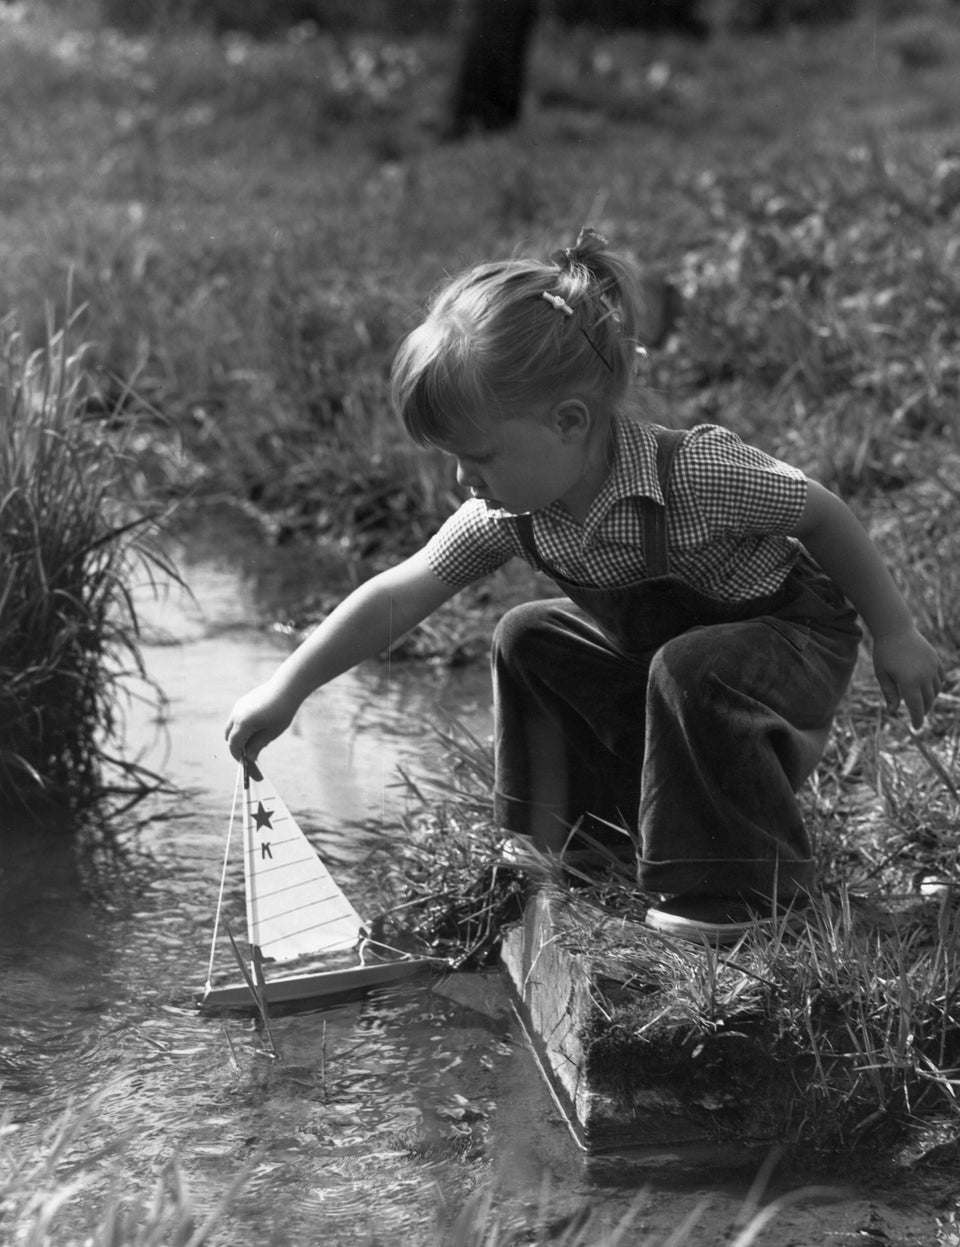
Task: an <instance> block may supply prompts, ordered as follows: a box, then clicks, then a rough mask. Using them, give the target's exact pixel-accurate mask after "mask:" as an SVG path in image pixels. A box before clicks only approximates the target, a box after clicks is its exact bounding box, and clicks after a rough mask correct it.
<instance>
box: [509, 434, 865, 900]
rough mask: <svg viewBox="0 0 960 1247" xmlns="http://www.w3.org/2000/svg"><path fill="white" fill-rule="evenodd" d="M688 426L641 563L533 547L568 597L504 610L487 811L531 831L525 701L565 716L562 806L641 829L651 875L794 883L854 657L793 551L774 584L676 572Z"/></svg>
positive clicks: (665, 441) (699, 882)
mask: <svg viewBox="0 0 960 1247" xmlns="http://www.w3.org/2000/svg"><path fill="white" fill-rule="evenodd" d="M683 436H684V434H683V433H682V432H679V431H675V430H661V431H659V432H658V453H657V470H658V476H659V480H660V484H661V488H662V491H663V497H664V500H665V501H664V505H663V506H661V505H660V504H659V503H657V502H656V501H654V500H653V499H651V498H640V499H638V500H637V505H638V506H641V507H642V508H643V526H644V527H643V533H644V538H643V540H644V556H645V559H646V563H647V567H648V569H649V570H648V575H647V576H646V577H645V578H644V579H643V580H641V581H639V582H637V583H635V584H631V585H628V586H626V587H618V588H614V589H604V588H592V587H588V586H584V585H579V584H574V583H572V582H571V581H568V580H566V579H565V578H564V577H563V576H561V575H560V574H559V573H558V572H556V571H555V570H554V569H553V568H551V567H549V566H548V565H547V564H546V563H545V562H544V561H543V560H542V559H541V558H540V556H539V554H538V553H537V551H536V548H535V544H534V539H533V525H532V519H531V517H530V516H529V515H522V516H519V517H518V519H519V521H520V533H521V539H522V540H523V542H524V546H525V548H526V550H527V552H528V554H529V555H530V557H531V559H532V561H533V562H534V563H535V565H536V566H537V567H538V568H539V569H540V570H541V571H543V572H544V573H545V574H546V575H548V576H549V577H550V578H551V579H553V580H554V581H555V582H556V583H557V585H558V586H559V587H560V589H561V590H562V591H563V593H565V594H566V595H567V597H566V599H562V598H561V599H547V600H544V601H535V602H528V603H526V604H524V605H522V606H518V607H515V608H514V609H513V610H511V611H509V612H508V613H507V614H506V615H505V616H504V617H503V619H502V620H501V621H500V624H499V625H498V627H497V630H496V632H495V635H494V642H493V654H492V663H493V677H494V695H495V716H496V724H495V758H496V813H497V817H498V819H499V822H500V826H501V827H503V828H504V829H505V830H507V831H510V832H512V833H514V834H518V835H525V834H529V827H530V810H531V805H530V799H529V793H530V791H531V776H532V774H533V768H535V767H536V766H537V758H536V757H531V756H528V755H529V752H530V751H529V749H528V747H527V738H526V732H525V730H524V717H525V715H528V714H529V713H530V712H531V710H533V711H535V712H536V711H539V712H540V713H541V714H546V715H547V716H548V718H550V719H551V720H552V721H553V722H555V723H556V724H557V725H558V726H559V728H560V731H561V733H562V736H563V740H564V743H565V750H566V757H567V766H568V770H567V776H568V809H567V819H566V821H567V822H568V824H569V825H570V826H571V827H572V826H574V825H575V824H577V823H578V821H580V820H584V821H583V822H582V823H581V825H582V826H584V827H586V828H588V829H589V830H590V832H591V834H593V835H599V836H601V837H602V836H603V829H604V824H605V823H613V824H615V825H616V826H618V827H622V828H626V829H627V830H629V831H630V832H631V834H632V835H633V836H634V837H635V838H637V837H638V839H639V843H638V855H639V856H638V860H639V866H638V880H639V882H640V884H641V886H642V887H644V888H645V889H646V890H648V891H650V892H657V893H664V894H668V895H675V894H679V893H691V894H699V895H707V896H719V897H747V898H756V897H762V898H765V899H767V898H772V897H774V896H775V895H776V896H778V897H779V898H781V899H785V898H790V897H792V896H794V895H795V894H796V893H797V892H798V891H805V890H809V889H810V887H811V886H812V884H813V858H812V853H811V848H810V842H809V839H808V836H807V832H806V829H805V827H804V823H803V819H802V816H801V812H800V808H799V805H798V802H797V799H796V792H797V790H798V789H799V788H800V786H801V784H802V783H803V782H804V780H805V779H807V778H808V776H809V775H810V774H811V772H812V771H813V769H814V767H815V766H816V764H817V762H818V761H819V760H820V757H821V756H822V753H823V749H824V747H825V744H826V740H827V735H828V733H829V730H830V726H831V723H832V721H833V716H834V714H835V712H836V709H837V705H838V703H839V701H840V699H841V697H842V695H843V693H844V691H845V689H846V687H847V685H848V683H849V680H850V677H851V674H852V672H853V668H854V664H855V662H856V657H857V649H858V645H859V641H860V629H859V626H858V624H857V619H856V614H855V612H854V610H853V608H852V607H851V606H850V604H849V603H848V602H847V601H846V599H845V598H844V596H843V594H842V593H841V592H840V590H839V589H838V588H837V587H836V585H835V584H834V583H833V581H832V580H830V579H829V578H828V577H827V576H826V575H825V574H824V573H823V572H822V571H821V570H820V569H819V568H818V567H817V566H816V565H815V564H814V563H813V561H812V560H811V559H810V557H809V556H808V555H807V554H806V552H803V553H802V554H801V556H800V558H799V559H798V561H797V563H796V565H795V566H794V568H793V569H792V570H791V572H790V574H789V576H788V578H787V580H786V582H785V583H784V585H783V587H782V589H781V590H780V591H779V592H778V593H776V594H774V595H773V596H771V597H764V598H755V599H751V600H750V601H747V602H740V603H729V602H723V601H720V600H717V599H715V598H711V597H709V596H707V595H705V594H703V593H701V592H699V591H698V590H695V589H692V588H690V587H689V586H688V585H686V584H684V583H683V582H681V581H680V580H679V579H678V578H677V577H676V576H673V575H671V574H670V558H669V551H668V549H667V533H666V512H667V509H668V508H669V505H670V473H671V468H672V465H673V460H674V457H675V455H676V452H677V449H678V448H679V445H680V443H681V441H682V439H683Z"/></svg>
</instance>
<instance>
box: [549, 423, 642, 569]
mask: <svg viewBox="0 0 960 1247" xmlns="http://www.w3.org/2000/svg"><path fill="white" fill-rule="evenodd" d="M612 428H613V436H614V459H613V466H612V468H611V469H610V474H609V476H608V477H607V479H606V480H605V481H604V483H603V485H602V486H601V487H600V492H599V493H598V494H597V496H596V498H594V500H593V502H592V503H591V504H590V510H589V511H588V512H587V516H586V519H585V520H584V523H583V530H582V532H583V537H582V541H583V549H584V550H586V549H589V547H590V546H591V545H593V544H594V542H595V541H596V539H597V537H598V535H599V532H600V529H601V527H602V525H603V521H604V519H605V518H606V516H607V515H608V513H609V511H610V508H611V507H613V506H615V505H616V503H618V502H620V501H622V500H623V499H624V498H637V497H646V498H652V499H653V500H654V501H655V502H658V503H659V504H660V505H661V506H662V505H663V501H664V499H663V491H662V490H661V488H660V481H659V480H658V479H657V438H656V434H655V433H654V431H653V429H652V428H651V427H650V426H648V425H642V424H638V423H636V422H635V421H633V420H623V419H619V420H615V421H614V422H613V426H612ZM553 506H554V507H556V508H557V512H556V514H557V516H558V518H560V517H562V518H563V519H564V520H565V521H566V522H567V523H571V522H575V521H573V517H572V516H571V515H570V513H569V512H568V511H567V509H566V507H564V506H563V505H562V503H554V504H553ZM549 509H551V510H552V508H549Z"/></svg>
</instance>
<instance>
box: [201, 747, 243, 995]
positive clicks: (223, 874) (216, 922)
mask: <svg viewBox="0 0 960 1247" xmlns="http://www.w3.org/2000/svg"><path fill="white" fill-rule="evenodd" d="M242 774H243V764H242V763H240V764H239V765H238V766H237V780H236V783H235V784H234V786H233V804H232V805H231V806H230V822H229V823H228V824H227V844H226V848H225V849H224V850H223V867H222V869H221V871H220V891H219V892H218V893H217V909H216V913H215V914H214V916H213V939H212V940H211V941H210V964H209V966H208V967H207V982H206V989H207V991H209V990H210V987H211V980H212V978H213V962H214V958H215V956H216V952H217V933H218V931H219V929H220V914H221V911H222V909H223V890H224V887H225V886H226V882H227V865H228V864H229V861H230V841H231V839H232V837H233V823H234V820H235V818H236V816H237V797H238V795H239V793H240V776H241V775H242Z"/></svg>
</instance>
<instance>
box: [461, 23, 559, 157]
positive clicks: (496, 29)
mask: <svg viewBox="0 0 960 1247" xmlns="http://www.w3.org/2000/svg"><path fill="white" fill-rule="evenodd" d="M536 17H537V0H470V4H469V8H468V13H467V21H466V28H465V31H464V35H463V38H462V41H461V45H460V64H459V68H458V72H457V76H456V79H455V83H454V90H453V100H452V107H451V118H450V126H449V130H448V133H449V136H450V137H451V138H462V137H463V135H464V134H467V133H468V132H469V131H470V130H472V129H480V130H504V129H507V128H508V127H510V126H512V125H515V124H516V122H517V121H518V120H519V117H520V107H521V103H522V100H523V86H524V78H525V75H526V62H527V48H528V45H529V43H530V35H531V33H532V31H533V26H534V22H535V21H536Z"/></svg>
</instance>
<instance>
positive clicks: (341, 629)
mask: <svg viewBox="0 0 960 1247" xmlns="http://www.w3.org/2000/svg"><path fill="white" fill-rule="evenodd" d="M456 592H457V589H455V588H454V587H453V586H452V585H448V584H445V583H444V582H443V581H442V580H440V579H438V577H437V576H435V575H434V573H433V571H432V570H431V568H430V565H429V563H428V562H427V558H426V555H425V554H424V552H423V551H422V550H420V551H418V552H417V553H416V554H414V555H413V556H412V557H411V558H409V559H407V560H405V562H403V563H399V564H398V565H397V566H396V567H391V568H389V569H388V570H387V571H385V572H381V573H380V574H379V575H378V576H374V577H373V578H372V579H371V580H368V581H366V582H365V583H364V584H362V585H360V586H359V588H357V589H354V591H353V592H352V593H351V594H350V595H349V596H348V597H346V598H345V599H344V600H343V601H342V602H341V603H340V605H339V606H338V607H337V608H336V609H335V610H334V611H332V612H331V613H330V614H329V615H328V616H327V617H326V619H324V621H323V622H322V623H321V624H320V625H319V626H318V627H317V628H315V629H314V631H313V632H311V633H310V635H309V636H308V637H307V638H306V640H305V641H303V642H302V643H301V644H300V645H299V646H298V648H297V649H296V650H294V652H293V653H292V654H291V655H290V656H289V658H287V659H285V660H284V662H282V663H281V664H280V666H279V667H278V668H277V670H276V671H275V672H274V674H273V675H272V676H271V677H270V679H269V680H267V681H265V682H264V683H263V684H259V685H257V687H256V688H253V689H251V690H250V692H248V693H245V694H244V696H243V697H241V698H240V700H239V701H238V702H237V704H236V705H235V706H234V708H233V711H232V712H231V715H230V718H229V720H228V722H227V726H226V731H225V733H224V735H225V737H226V740H227V743H228V745H229V746H230V752H231V753H232V754H233V756H234V757H235V758H236V759H237V760H238V761H239V759H240V758H241V756H243V755H244V754H245V755H246V757H247V758H248V759H249V760H250V761H253V760H254V759H255V758H256V757H257V755H258V754H259V753H260V750H261V749H263V748H264V747H265V746H266V745H268V744H269V743H270V741H272V740H274V739H275V738H276V737H277V736H279V735H280V733H281V732H284V731H286V729H287V728H288V727H289V726H290V723H291V722H292V720H293V716H294V715H295V714H296V712H297V710H298V709H299V708H300V704H301V703H302V702H303V701H304V700H305V698H306V697H307V696H309V694H310V693H312V692H313V691H314V689H317V688H319V687H320V686H321V685H322V684H327V683H328V682H329V681H330V680H332V679H334V677H335V676H338V675H341V674H342V673H343V672H344V671H348V670H349V669H350V668H351V667H355V666H356V665H357V663H359V662H362V661H363V660H364V659H365V658H373V657H375V655H377V654H379V653H381V652H382V651H383V650H385V649H386V648H387V647H388V646H390V645H392V644H393V642H394V641H396V640H397V639H398V638H399V637H401V636H403V634H404V633H405V632H408V631H409V630H410V629H411V628H412V627H413V626H414V625H415V624H418V623H419V622H420V621H421V620H422V619H425V618H426V617H427V616H428V615H429V614H431V612H433V611H435V610H436V609H437V607H438V606H441V605H442V604H443V603H444V602H445V601H447V599H448V598H451V597H453V595H454V594H455V593H456Z"/></svg>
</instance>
